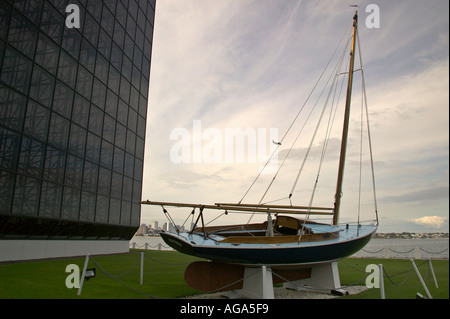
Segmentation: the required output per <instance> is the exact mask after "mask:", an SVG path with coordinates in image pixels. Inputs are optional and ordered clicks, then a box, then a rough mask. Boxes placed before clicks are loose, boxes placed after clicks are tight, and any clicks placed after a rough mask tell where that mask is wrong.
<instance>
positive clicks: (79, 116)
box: [72, 94, 89, 128]
mask: <svg viewBox="0 0 450 319" xmlns="http://www.w3.org/2000/svg"><path fill="white" fill-rule="evenodd" d="M88 117H89V101H88V100H86V99H85V98H83V97H82V96H81V95H79V94H75V101H74V104H73V112H72V122H75V123H77V124H79V125H81V126H82V127H84V128H87V125H88Z"/></svg>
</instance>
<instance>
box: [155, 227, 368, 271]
mask: <svg viewBox="0 0 450 319" xmlns="http://www.w3.org/2000/svg"><path fill="white" fill-rule="evenodd" d="M375 231H376V229H375V230H374V231H373V232H370V233H369V234H367V235H365V236H361V237H358V238H354V239H349V240H345V241H337V242H330V243H318V244H317V245H313V246H311V245H302V244H298V245H295V246H290V247H279V246H276V247H273V245H267V246H266V247H261V246H260V245H258V246H257V247H256V246H255V247H251V245H245V247H243V246H244V245H242V246H241V247H240V246H236V247H219V246H212V245H210V246H205V245H196V244H195V243H193V242H187V241H184V240H180V239H179V238H178V237H177V235H175V234H171V233H162V234H161V237H162V238H163V239H164V241H165V242H166V243H167V244H168V245H169V246H171V247H172V248H174V249H175V250H177V251H179V252H181V253H184V254H188V255H192V256H196V257H200V258H205V259H209V260H213V261H217V262H226V263H235V264H243V265H299V264H314V263H322V262H328V261H333V260H338V259H341V258H344V257H348V256H350V255H353V254H354V253H356V252H358V251H359V250H360V249H362V248H363V247H364V246H365V245H366V244H367V243H368V242H369V241H370V239H371V237H372V235H373V234H374V233H375Z"/></svg>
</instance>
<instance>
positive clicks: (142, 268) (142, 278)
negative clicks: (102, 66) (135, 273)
mask: <svg viewBox="0 0 450 319" xmlns="http://www.w3.org/2000/svg"><path fill="white" fill-rule="evenodd" d="M140 284H141V286H142V285H143V284H144V252H141V280H140Z"/></svg>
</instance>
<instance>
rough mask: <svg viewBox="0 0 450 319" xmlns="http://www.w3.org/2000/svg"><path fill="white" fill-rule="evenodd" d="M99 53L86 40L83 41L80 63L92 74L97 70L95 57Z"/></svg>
mask: <svg viewBox="0 0 450 319" xmlns="http://www.w3.org/2000/svg"><path fill="white" fill-rule="evenodd" d="M96 53H97V51H96V50H95V48H94V47H93V46H92V44H90V43H89V41H87V40H86V39H85V38H83V40H82V41H81V48H80V63H81V64H82V65H83V66H84V67H86V69H88V70H89V71H90V72H92V73H93V72H94V69H95V55H96Z"/></svg>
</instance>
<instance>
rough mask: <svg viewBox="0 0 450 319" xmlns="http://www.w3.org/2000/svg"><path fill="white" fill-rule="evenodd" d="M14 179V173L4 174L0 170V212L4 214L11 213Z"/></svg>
mask: <svg viewBox="0 0 450 319" xmlns="http://www.w3.org/2000/svg"><path fill="white" fill-rule="evenodd" d="M0 163H1V159H0ZM0 167H1V166H0ZM14 178H15V174H14V173H9V172H4V171H2V170H0V212H5V213H10V212H11V205H12V199H13V190H14Z"/></svg>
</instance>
